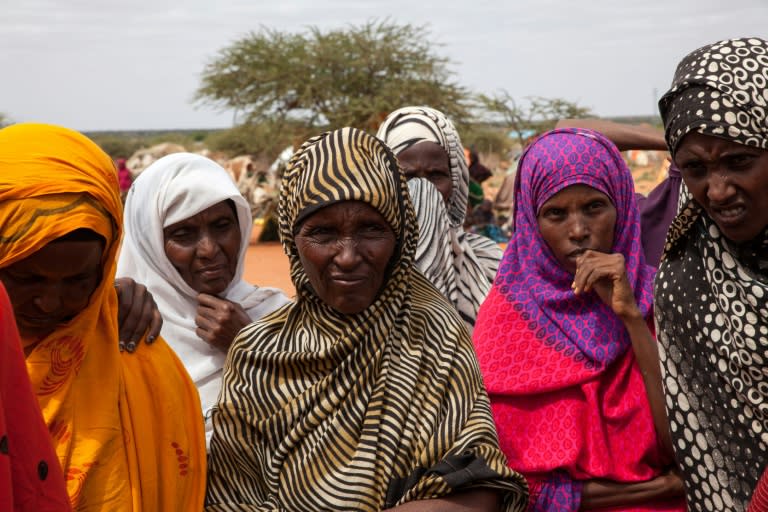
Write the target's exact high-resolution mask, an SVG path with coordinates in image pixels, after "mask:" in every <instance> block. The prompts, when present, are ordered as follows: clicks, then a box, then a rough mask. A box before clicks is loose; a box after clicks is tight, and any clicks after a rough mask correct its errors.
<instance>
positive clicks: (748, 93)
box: [659, 37, 768, 157]
mask: <svg viewBox="0 0 768 512" xmlns="http://www.w3.org/2000/svg"><path fill="white" fill-rule="evenodd" d="M766 91H768V41H766V40H765V39H760V38H757V37H750V38H741V39H728V40H724V41H719V42H717V43H714V44H711V45H707V46H703V47H701V48H699V49H698V50H695V51H693V52H691V53H690V54H688V55H687V56H686V57H685V58H684V59H683V60H682V61H681V62H680V64H678V66H677V70H676V71H675V76H674V78H673V79H672V87H671V88H670V89H669V91H667V93H666V94H664V96H662V98H661V100H660V101H659V110H660V111H661V118H662V120H663V121H664V134H665V137H666V139H667V144H668V145H669V150H670V151H671V153H672V156H673V157H674V156H675V153H676V152H677V148H678V147H679V145H680V141H681V140H682V139H683V137H685V136H686V135H687V134H688V133H690V132H691V131H696V132H698V133H702V134H704V135H711V136H713V137H719V138H723V139H726V140H732V141H733V142H737V143H739V144H743V145H745V146H752V147H756V148H760V149H768V121H767V119H768V93H766Z"/></svg>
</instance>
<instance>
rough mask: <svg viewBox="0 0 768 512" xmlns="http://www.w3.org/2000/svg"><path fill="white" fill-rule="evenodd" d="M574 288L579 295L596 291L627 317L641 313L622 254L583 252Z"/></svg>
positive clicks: (619, 314)
mask: <svg viewBox="0 0 768 512" xmlns="http://www.w3.org/2000/svg"><path fill="white" fill-rule="evenodd" d="M571 288H573V292H574V293H575V294H577V295H578V294H580V293H587V292H589V291H591V290H594V291H595V292H596V293H597V295H598V296H600V298H601V299H602V300H603V302H605V303H606V304H607V305H608V306H610V307H611V309H612V310H613V312H614V313H616V315H618V316H619V318H622V319H624V320H626V319H628V318H631V317H634V316H640V314H641V313H640V309H639V308H638V307H637V301H636V300H635V294H634V293H633V291H632V286H630V284H629V278H628V277H627V266H626V264H625V262H624V256H623V255H622V254H620V253H615V254H606V253H602V252H598V251H591V250H589V251H586V252H585V253H584V254H582V255H580V256H579V257H578V259H577V260H576V274H575V275H574V276H573V284H571Z"/></svg>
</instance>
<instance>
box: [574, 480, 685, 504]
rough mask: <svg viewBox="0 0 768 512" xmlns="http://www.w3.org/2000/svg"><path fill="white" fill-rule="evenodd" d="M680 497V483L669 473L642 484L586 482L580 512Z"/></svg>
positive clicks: (681, 483) (605, 481) (681, 481)
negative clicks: (581, 511)
mask: <svg viewBox="0 0 768 512" xmlns="http://www.w3.org/2000/svg"><path fill="white" fill-rule="evenodd" d="M682 495H683V480H682V479H681V478H680V476H679V475H678V474H677V473H675V472H673V471H667V472H666V473H664V474H662V475H659V476H657V477H656V478H652V479H651V480H648V481H646V482H637V483H632V484H621V483H617V482H611V481H610V480H588V481H586V482H584V487H583V489H582V494H581V510H593V509H597V508H605V507H617V506H625V507H626V506H631V505H641V504H643V503H648V502H649V501H653V500H665V499H674V498H679V497H680V496H682Z"/></svg>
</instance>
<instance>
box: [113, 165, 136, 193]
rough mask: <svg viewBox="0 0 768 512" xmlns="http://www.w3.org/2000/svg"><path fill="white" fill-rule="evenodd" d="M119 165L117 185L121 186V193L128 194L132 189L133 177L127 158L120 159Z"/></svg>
mask: <svg viewBox="0 0 768 512" xmlns="http://www.w3.org/2000/svg"><path fill="white" fill-rule="evenodd" d="M116 163H117V183H118V185H120V193H123V192H127V191H128V189H129V188H131V183H132V182H133V176H132V175H131V171H130V170H129V169H128V166H127V165H126V162H125V158H118V159H117V160H116Z"/></svg>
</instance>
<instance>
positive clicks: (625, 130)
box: [555, 119, 667, 151]
mask: <svg viewBox="0 0 768 512" xmlns="http://www.w3.org/2000/svg"><path fill="white" fill-rule="evenodd" d="M555 128H588V129H590V130H595V131H597V132H600V133H602V134H603V135H605V136H606V137H608V138H609V139H610V140H611V142H613V143H614V144H616V146H617V147H618V148H619V151H627V150H630V149H655V150H657V151H667V143H666V141H665V140H664V130H660V129H658V128H654V127H652V126H645V125H639V124H625V123H616V122H613V121H607V120H605V119H561V120H560V121H558V122H557V124H556V125H555Z"/></svg>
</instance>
